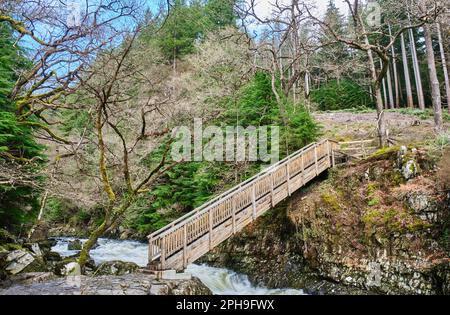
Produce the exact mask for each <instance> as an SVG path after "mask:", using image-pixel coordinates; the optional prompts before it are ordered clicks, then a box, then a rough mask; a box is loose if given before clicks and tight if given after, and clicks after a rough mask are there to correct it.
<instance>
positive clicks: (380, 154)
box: [369, 146, 400, 160]
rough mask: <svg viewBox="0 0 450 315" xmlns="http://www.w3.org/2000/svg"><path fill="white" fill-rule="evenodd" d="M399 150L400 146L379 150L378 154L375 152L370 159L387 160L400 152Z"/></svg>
mask: <svg viewBox="0 0 450 315" xmlns="http://www.w3.org/2000/svg"><path fill="white" fill-rule="evenodd" d="M399 150H400V146H393V147H385V148H381V149H379V150H377V151H376V152H374V153H373V154H372V155H371V156H370V157H369V158H370V159H375V160H377V159H382V158H386V157H388V156H389V155H391V154H392V153H394V152H398V151H399Z"/></svg>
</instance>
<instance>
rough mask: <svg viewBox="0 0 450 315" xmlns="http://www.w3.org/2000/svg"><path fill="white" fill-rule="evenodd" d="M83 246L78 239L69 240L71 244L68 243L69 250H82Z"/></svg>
mask: <svg viewBox="0 0 450 315" xmlns="http://www.w3.org/2000/svg"><path fill="white" fill-rule="evenodd" d="M82 248H83V244H82V243H81V241H80V240H78V239H76V240H73V241H69V244H67V249H68V250H81V249H82Z"/></svg>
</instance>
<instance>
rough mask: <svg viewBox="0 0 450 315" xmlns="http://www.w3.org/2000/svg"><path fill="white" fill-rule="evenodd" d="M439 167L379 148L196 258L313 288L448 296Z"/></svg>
mask: <svg viewBox="0 0 450 315" xmlns="http://www.w3.org/2000/svg"><path fill="white" fill-rule="evenodd" d="M437 172H439V170H438V168H437V167H436V164H435V162H434V161H432V160H430V158H429V156H427V153H426V152H424V151H421V150H416V149H409V150H408V149H407V148H401V149H400V148H395V149H390V150H386V151H380V152H378V154H376V155H374V156H373V157H372V158H371V159H369V160H367V161H364V162H359V163H356V164H354V165H351V166H348V167H343V168H341V169H338V170H335V171H333V172H332V173H331V174H329V177H328V179H326V180H324V179H321V180H320V179H319V180H318V181H316V182H315V183H313V184H312V185H310V186H309V187H307V188H306V189H305V190H303V191H300V192H298V193H296V194H295V195H294V196H293V197H291V198H290V199H289V201H287V202H286V203H285V204H284V205H282V206H280V207H278V208H277V209H274V210H272V211H271V212H269V213H268V214H267V215H266V216H264V217H262V218H260V219H258V220H257V221H256V222H255V223H254V224H252V225H250V226H248V227H247V228H246V229H245V230H244V231H243V232H242V233H240V234H239V235H237V236H236V237H233V238H232V239H230V240H229V241H227V242H226V243H225V244H223V245H222V246H220V247H218V248H217V249H216V250H215V251H214V252H212V253H211V254H209V255H208V256H207V257H205V258H204V259H203V261H205V262H208V264H212V265H216V266H224V267H227V268H230V269H233V270H236V271H238V272H243V273H245V274H247V275H248V276H249V279H250V280H251V281H252V282H253V283H255V284H259V285H267V286H269V287H283V286H289V287H294V288H303V289H304V290H305V291H306V292H309V293H313V294H361V293H380V294H450V287H449V285H450V277H449V275H450V264H449V261H450V260H449V252H450V249H449V245H448V244H449V240H448V231H449V211H450V210H449V209H450V207H449V205H450V196H449V194H448V192H446V191H445V190H442V189H440V188H439V187H440V186H439V183H438V182H437V178H440V177H441V176H440V175H439V174H437Z"/></svg>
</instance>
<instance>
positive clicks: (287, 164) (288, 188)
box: [286, 159, 291, 196]
mask: <svg viewBox="0 0 450 315" xmlns="http://www.w3.org/2000/svg"><path fill="white" fill-rule="evenodd" d="M289 162H290V160H289V159H288V161H287V163H286V178H287V180H286V182H287V190H288V196H290V195H291V175H290V174H289V164H290V163H289Z"/></svg>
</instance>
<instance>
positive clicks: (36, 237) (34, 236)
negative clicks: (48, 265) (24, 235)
mask: <svg viewBox="0 0 450 315" xmlns="http://www.w3.org/2000/svg"><path fill="white" fill-rule="evenodd" d="M48 231H49V227H48V225H47V224H46V223H44V222H39V223H38V225H36V226H35V228H34V229H33V231H32V233H31V235H30V241H31V242H41V241H46V240H47V239H48Z"/></svg>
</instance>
